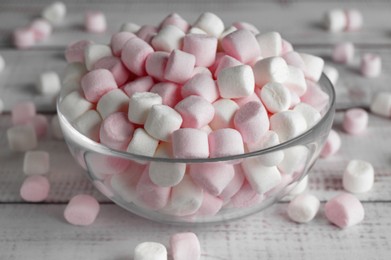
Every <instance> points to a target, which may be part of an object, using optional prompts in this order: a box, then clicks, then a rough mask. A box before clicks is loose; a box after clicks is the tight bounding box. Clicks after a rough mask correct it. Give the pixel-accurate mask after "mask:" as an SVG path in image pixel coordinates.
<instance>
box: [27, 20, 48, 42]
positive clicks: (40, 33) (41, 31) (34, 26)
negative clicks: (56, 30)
mask: <svg viewBox="0 0 391 260" xmlns="http://www.w3.org/2000/svg"><path fill="white" fill-rule="evenodd" d="M30 29H31V30H32V31H33V32H34V37H35V40H36V41H37V42H40V41H43V40H46V39H47V38H48V37H49V35H50V34H51V33H52V26H51V24H50V23H49V22H48V21H47V20H45V19H35V20H34V21H32V22H31V24H30Z"/></svg>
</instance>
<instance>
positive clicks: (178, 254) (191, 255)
mask: <svg viewBox="0 0 391 260" xmlns="http://www.w3.org/2000/svg"><path fill="white" fill-rule="evenodd" d="M170 251H171V256H172V259H173V260H185V259H186V260H199V259H200V258H201V246H200V241H199V240H198V238H197V236H196V235H195V234H194V233H191V232H187V233H177V234H174V235H172V236H171V237H170Z"/></svg>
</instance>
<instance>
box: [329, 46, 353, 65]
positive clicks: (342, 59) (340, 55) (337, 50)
mask: <svg viewBox="0 0 391 260" xmlns="http://www.w3.org/2000/svg"><path fill="white" fill-rule="evenodd" d="M353 58H354V45H353V43H351V42H342V43H338V44H336V45H335V46H334V49H333V61H335V62H338V63H343V64H348V63H351V62H352V61H353Z"/></svg>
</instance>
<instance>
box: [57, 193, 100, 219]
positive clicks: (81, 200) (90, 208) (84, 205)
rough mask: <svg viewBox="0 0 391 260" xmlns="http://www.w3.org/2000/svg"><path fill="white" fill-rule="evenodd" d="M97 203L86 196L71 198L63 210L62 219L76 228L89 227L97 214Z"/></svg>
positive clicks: (92, 198)
mask: <svg viewBox="0 0 391 260" xmlns="http://www.w3.org/2000/svg"><path fill="white" fill-rule="evenodd" d="M99 208H100V207H99V203H98V201H97V200H96V199H95V198H94V197H92V196H90V195H87V194H79V195H76V196H75V197H73V198H72V199H71V200H70V201H69V202H68V205H67V206H66V208H65V210H64V218H65V219H66V221H68V223H70V224H72V225H76V226H88V225H91V224H92V223H93V222H94V221H95V219H96V217H97V216H98V213H99Z"/></svg>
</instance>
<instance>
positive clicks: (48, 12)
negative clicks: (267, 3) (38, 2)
mask: <svg viewBox="0 0 391 260" xmlns="http://www.w3.org/2000/svg"><path fill="white" fill-rule="evenodd" d="M66 13H67V8H66V6H65V4H64V3H62V2H54V3H52V4H50V5H48V6H47V7H45V9H43V11H42V14H41V15H42V17H43V18H45V19H46V20H48V21H49V22H50V23H52V24H59V23H60V22H62V21H63V20H64V18H65V15H66Z"/></svg>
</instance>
